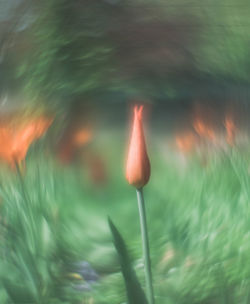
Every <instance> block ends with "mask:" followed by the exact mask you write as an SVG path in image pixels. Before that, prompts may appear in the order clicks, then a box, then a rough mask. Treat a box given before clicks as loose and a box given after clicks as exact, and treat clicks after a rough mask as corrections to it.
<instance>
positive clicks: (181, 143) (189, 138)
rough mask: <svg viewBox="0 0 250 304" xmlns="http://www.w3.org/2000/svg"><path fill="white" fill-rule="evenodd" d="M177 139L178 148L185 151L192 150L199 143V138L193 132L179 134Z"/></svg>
mask: <svg viewBox="0 0 250 304" xmlns="http://www.w3.org/2000/svg"><path fill="white" fill-rule="evenodd" d="M175 141H176V145H177V147H178V149H179V150H180V151H181V152H183V153H187V152H190V151H191V150H193V149H194V147H195V145H196V144H197V138H196V136H195V134H193V133H192V132H185V133H183V134H180V135H177V136H176V138H175Z"/></svg>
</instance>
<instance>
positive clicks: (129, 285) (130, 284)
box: [108, 218, 147, 304]
mask: <svg viewBox="0 0 250 304" xmlns="http://www.w3.org/2000/svg"><path fill="white" fill-rule="evenodd" d="M108 222H109V227H110V230H111V232H112V235H113V241H114V245H115V248H116V251H117V253H118V255H119V261H120V265H121V271H122V275H123V278H124V281H125V285H126V292H127V297H128V303H129V304H146V303H147V300H146V296H145V293H144V291H143V289H142V287H141V285H140V283H139V281H138V279H137V277H136V274H135V271H134V269H133V267H132V265H131V261H130V257H129V254H128V250H127V247H126V244H125V242H124V240H123V238H122V236H121V234H120V232H119V231H118V230H117V228H116V227H115V225H114V224H113V222H112V221H111V219H110V218H108Z"/></svg>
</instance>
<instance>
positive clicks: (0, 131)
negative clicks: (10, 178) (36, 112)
mask: <svg viewBox="0 0 250 304" xmlns="http://www.w3.org/2000/svg"><path fill="white" fill-rule="evenodd" d="M51 122H52V120H51V119H47V118H45V117H39V118H37V119H33V120H31V121H29V122H27V123H24V124H22V125H21V126H20V125H18V124H17V123H13V122H8V123H6V122H2V123H1V124H0V159H1V160H3V161H5V162H7V163H8V164H9V165H10V166H11V167H12V168H15V166H16V164H17V163H20V162H21V161H23V160H24V159H25V157H26V154H27V152H28V149H29V147H30V145H31V144H32V142H33V141H34V140H36V139H38V138H39V137H41V136H42V135H43V134H44V133H45V132H46V130H47V129H48V127H49V126H50V124H51Z"/></svg>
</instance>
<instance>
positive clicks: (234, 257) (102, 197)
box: [0, 134, 250, 304]
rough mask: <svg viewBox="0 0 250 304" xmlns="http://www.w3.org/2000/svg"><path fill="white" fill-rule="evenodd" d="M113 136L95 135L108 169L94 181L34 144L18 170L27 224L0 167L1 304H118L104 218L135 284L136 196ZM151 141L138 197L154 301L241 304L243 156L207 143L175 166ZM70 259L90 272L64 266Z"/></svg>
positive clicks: (244, 285) (119, 282)
mask: <svg viewBox="0 0 250 304" xmlns="http://www.w3.org/2000/svg"><path fill="white" fill-rule="evenodd" d="M117 136H118V134H117ZM120 137H121V136H120V135H119V136H118V137H116V135H115V134H113V135H112V136H109V137H108V138H107V137H106V138H105V142H106V145H104V144H103V142H102V141H101V140H100V141H98V144H99V145H100V146H99V150H100V147H101V151H102V156H103V157H104V159H105V160H106V164H107V168H108V172H109V174H108V176H109V182H108V183H107V184H106V186H105V185H103V186H102V187H101V186H99V185H98V186H97V185H95V183H93V181H91V180H90V179H89V175H88V170H87V166H86V164H85V163H84V161H83V163H82V164H81V165H80V164H77V166H76V167H72V166H70V167H61V166H59V165H58V163H57V161H56V160H54V159H53V158H51V159H50V157H49V156H48V155H46V156H44V155H43V154H42V153H40V152H39V150H37V147H36V146H34V147H33V149H32V150H31V151H30V153H29V155H28V157H27V167H26V171H25V175H24V176H23V179H24V183H25V189H26V190H25V191H26V192H27V195H28V197H29V200H30V204H31V206H32V217H33V220H34V221H31V219H29V216H28V215H27V212H26V207H25V201H24V196H23V192H22V189H21V187H20V182H19V179H18V178H17V176H16V174H15V173H14V172H8V171H7V169H6V170H4V169H3V168H2V170H1V188H0V189H1V197H2V203H1V247H0V254H1V260H0V263H1V265H0V269H1V273H0V274H1V275H0V279H1V284H0V286H1V288H0V299H1V303H4V304H5V303H6V304H7V303H77V304H78V303H79V304H80V303H98V304H105V303H108V304H117V303H124V302H125V301H126V293H125V286H124V282H123V278H122V275H121V273H120V267H119V263H118V259H117V255H116V252H115V249H114V247H113V244H112V238H111V234H110V231H109V227H108V223H107V215H110V216H111V217H112V218H113V219H114V220H115V221H116V222H117V223H119V225H118V229H119V230H121V231H123V235H124V238H125V240H126V243H127V245H128V249H129V254H130V256H131V258H132V264H133V267H134V269H135V270H136V274H137V276H138V278H139V280H140V282H141V284H142V286H144V279H143V267H142V258H141V256H142V255H141V241H140V227H139V221H138V211H137V206H136V195H135V191H134V189H133V188H132V187H130V186H129V185H127V183H126V181H125V178H124V176H123V162H122V160H121V155H123V152H122V151H123V149H124V147H123V146H122V145H121V144H120V143H119V140H117V139H118V138H120ZM110 147H112V149H111V148H110ZM152 147H154V148H153V149H151V151H150V152H151V153H150V155H151V163H152V177H151V180H150V183H149V184H148V185H147V187H145V200H146V208H147V214H148V227H149V238H150V245H151V254H152V270H153V276H154V288H155V295H156V303H157V304H161V303H162V304H165V303H175V304H176V303H178V304H179V303H180V304H181V303H186V304H188V303H199V304H205V303H206V304H208V303H209V304H213V303H239V304H241V303H242V304H243V303H248V302H249V287H250V285H249V284H250V281H249V278H250V264H249V250H250V247H249V246H250V245H249V244H250V242H249V204H248V201H249V172H248V170H249V169H248V168H249V157H248V155H247V153H245V152H244V151H241V152H239V151H237V149H233V150H231V151H230V150H228V152H225V151H224V152H223V151H220V152H219V151H218V150H216V151H217V152H216V153H213V152H212V153H211V154H210V156H208V159H207V160H208V161H207V163H206V165H204V163H202V162H200V159H199V158H198V157H197V156H195V155H193V156H189V160H188V162H187V163H186V165H181V163H180V159H179V157H178V155H177V154H175V153H174V151H171V149H168V150H164V149H163V146H162V141H159V140H158V138H157V137H155V138H154V143H153V145H152ZM96 148H97V149H98V145H97V146H96ZM246 152H247V151H246ZM34 223H35V225H34V226H32V225H33V224H34ZM32 234H33V237H32ZM79 261H87V262H88V263H89V264H90V265H91V267H92V268H93V269H94V270H95V271H96V273H97V274H98V279H97V280H95V281H94V282H92V283H91V282H90V281H88V279H84V278H83V277H80V276H79V273H80V272H79V271H78V270H77V269H74V271H73V270H71V266H70V265H72V264H75V263H77V262H79ZM72 272H73V273H72ZM77 274H78V275H77ZM86 284H87V285H86ZM25 301H26V302H25ZM91 301H92V302H91Z"/></svg>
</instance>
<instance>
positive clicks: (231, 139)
mask: <svg viewBox="0 0 250 304" xmlns="http://www.w3.org/2000/svg"><path fill="white" fill-rule="evenodd" d="M225 128H226V132H227V136H226V140H227V143H228V144H229V145H230V146H234V144H235V137H236V125H235V122H234V120H233V118H232V117H230V116H226V118H225Z"/></svg>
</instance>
